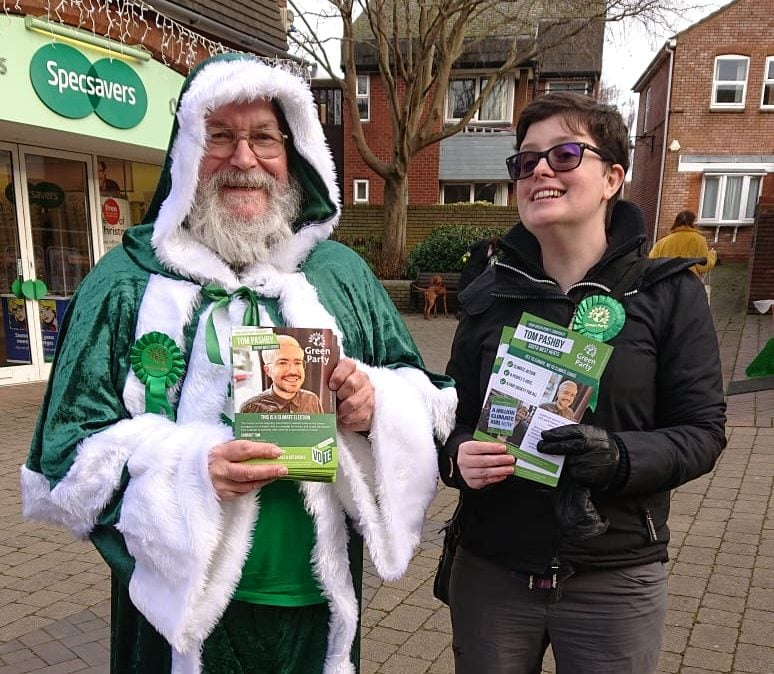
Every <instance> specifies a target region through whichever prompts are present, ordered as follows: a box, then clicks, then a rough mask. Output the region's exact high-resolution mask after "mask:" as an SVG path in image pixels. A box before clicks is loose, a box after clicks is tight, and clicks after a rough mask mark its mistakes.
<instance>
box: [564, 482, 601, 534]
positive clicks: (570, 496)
mask: <svg viewBox="0 0 774 674" xmlns="http://www.w3.org/2000/svg"><path fill="white" fill-rule="evenodd" d="M554 511H555V513H556V521H557V523H558V524H559V530H560V531H561V533H562V537H563V538H565V539H567V540H568V541H572V542H577V541H585V540H588V539H589V538H593V537H594V536H599V535H601V534H604V533H605V532H606V531H607V527H608V525H609V524H610V523H609V522H608V520H607V518H604V517H602V516H601V515H600V514H599V511H598V510H597V507H596V506H595V505H594V503H593V502H592V500H591V494H590V493H589V489H588V487H584V486H583V485H580V484H578V483H577V482H575V481H574V480H566V479H565V480H560V481H559V487H558V489H557V492H556V496H555V501H554Z"/></svg>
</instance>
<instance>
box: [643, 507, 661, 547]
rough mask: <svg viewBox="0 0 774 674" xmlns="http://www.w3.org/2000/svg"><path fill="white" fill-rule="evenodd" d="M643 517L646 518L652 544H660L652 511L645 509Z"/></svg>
mask: <svg viewBox="0 0 774 674" xmlns="http://www.w3.org/2000/svg"><path fill="white" fill-rule="evenodd" d="M642 515H643V517H644V518H645V527H646V528H647V530H648V538H650V542H651V543H658V533H657V532H656V524H655V522H654V521H653V516H652V515H651V514H650V509H649V508H645V510H643V511H642Z"/></svg>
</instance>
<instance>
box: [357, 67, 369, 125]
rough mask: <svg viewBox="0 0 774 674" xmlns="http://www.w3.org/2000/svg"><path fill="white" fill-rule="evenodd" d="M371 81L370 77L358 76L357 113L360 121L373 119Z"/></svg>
mask: <svg viewBox="0 0 774 674" xmlns="http://www.w3.org/2000/svg"><path fill="white" fill-rule="evenodd" d="M370 89H371V80H370V78H369V76H368V75H358V76H357V92H356V93H357V111H358V114H359V115H360V121H362V122H367V121H368V120H369V119H371V93H370Z"/></svg>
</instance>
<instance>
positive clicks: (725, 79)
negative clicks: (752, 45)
mask: <svg viewBox="0 0 774 674" xmlns="http://www.w3.org/2000/svg"><path fill="white" fill-rule="evenodd" d="M749 65H750V59H749V58H748V57H747V56H718V57H717V58H716V59H715V77H714V79H713V81H712V107H713V108H720V109H738V108H743V107H744V100H745V97H746V96H747V70H748V67H749Z"/></svg>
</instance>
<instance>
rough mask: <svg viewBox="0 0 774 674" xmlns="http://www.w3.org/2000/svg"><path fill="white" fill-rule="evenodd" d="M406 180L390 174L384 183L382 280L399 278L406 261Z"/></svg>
mask: <svg viewBox="0 0 774 674" xmlns="http://www.w3.org/2000/svg"><path fill="white" fill-rule="evenodd" d="M407 190H408V180H407V177H406V175H405V174H403V175H395V174H392V175H391V176H390V177H389V178H387V179H386V180H385V182H384V233H383V234H382V260H381V262H382V264H381V265H380V266H381V267H382V269H380V270H379V271H380V275H381V276H382V277H383V278H400V276H401V273H402V271H403V263H404V261H405V259H406V202H407V195H408V192H407Z"/></svg>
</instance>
